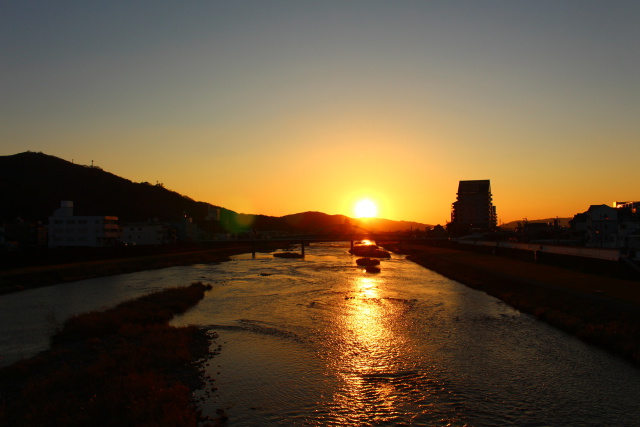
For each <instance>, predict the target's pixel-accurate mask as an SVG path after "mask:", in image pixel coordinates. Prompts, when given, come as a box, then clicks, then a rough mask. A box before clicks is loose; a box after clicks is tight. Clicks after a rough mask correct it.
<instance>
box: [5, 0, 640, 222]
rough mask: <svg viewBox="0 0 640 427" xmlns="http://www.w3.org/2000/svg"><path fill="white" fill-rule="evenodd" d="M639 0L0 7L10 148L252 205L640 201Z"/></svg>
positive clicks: (263, 209) (391, 214)
mask: <svg viewBox="0 0 640 427" xmlns="http://www.w3.org/2000/svg"><path fill="white" fill-rule="evenodd" d="M639 23H640V2H638V1H637V0H631V1H620V0H608V1H592V0H566V1H557V0H536V1H533V0H530V1H524V0H486V1H478V0H469V1H458V0H451V1H428V0H423V1H417V0H413V1H410V0H395V1H392V0H384V1H383V0H369V1H364V0H357V1H356V0H316V1H310V0H309V1H307V0H295V1H293V0H292V1H280V0H273V1H268V0H254V1H249V0H233V1H231V0H225V1H222V0H219V1H215V0H210V1H202V0H199V1H183V2H168V1H142V0H140V1H119V0H109V1H66V0H58V1H55V2H53V1H44V0H43V1H29V0H3V1H2V2H0V155H12V154H16V153H20V152H24V151H27V150H30V151H41V152H43V153H46V154H49V155H53V156H56V157H60V158H63V159H65V160H69V161H74V162H75V163H79V164H85V165H90V164H91V163H92V162H94V164H95V165H97V166H100V167H101V168H103V169H104V170H106V171H109V172H112V173H114V174H116V175H119V176H122V177H124V178H127V179H130V180H132V181H134V182H142V181H147V182H151V183H156V182H160V183H163V185H164V186H165V187H166V188H168V189H171V190H173V191H177V192H179V193H181V194H184V195H187V196H189V197H191V198H192V199H195V200H198V201H205V202H209V203H211V204H214V205H217V206H223V207H225V208H228V209H232V210H235V211H237V212H241V213H252V214H264V215H271V216H283V215H288V214H293V213H298V212H305V211H320V212H325V213H328V214H344V215H348V216H354V215H355V212H354V207H355V205H356V203H357V201H358V200H360V199H362V198H369V199H371V200H372V201H374V203H376V205H377V207H378V216H379V217H381V218H387V219H393V220H408V221H417V222H422V223H426V224H443V225H444V224H445V223H446V222H447V221H449V220H450V214H451V203H452V202H454V201H455V199H456V191H457V188H458V182H459V181H460V180H475V179H490V180H491V187H492V193H493V201H494V204H495V205H496V207H497V214H498V219H499V222H509V221H513V220H521V219H523V218H528V219H530V220H533V219H542V218H552V217H570V216H573V215H574V214H576V213H579V212H584V211H586V210H587V209H588V207H589V205H592V204H608V205H611V203H612V202H614V201H629V200H640V186H639V180H638V172H639V170H640V168H639V167H638V165H639V163H638V159H639V158H640V77H639V76H640V25H639Z"/></svg>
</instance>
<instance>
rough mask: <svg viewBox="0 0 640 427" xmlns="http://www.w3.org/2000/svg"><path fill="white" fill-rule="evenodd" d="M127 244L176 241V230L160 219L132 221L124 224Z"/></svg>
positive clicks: (123, 237)
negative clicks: (159, 220)
mask: <svg viewBox="0 0 640 427" xmlns="http://www.w3.org/2000/svg"><path fill="white" fill-rule="evenodd" d="M122 241H123V242H124V243H125V244H127V245H164V244H168V243H175V242H176V230H175V228H172V227H170V226H168V225H167V224H164V223H161V222H158V221H148V222H132V223H127V224H124V225H123V226H122Z"/></svg>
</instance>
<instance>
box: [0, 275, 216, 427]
mask: <svg viewBox="0 0 640 427" xmlns="http://www.w3.org/2000/svg"><path fill="white" fill-rule="evenodd" d="M206 290H207V286H205V285H203V284H202V283H194V284H192V285H191V286H188V287H181V288H172V289H167V290H164V291H160V292H158V293H155V294H151V295H148V296H144V297H141V298H138V299H136V300H134V301H129V302H125V303H123V304H120V305H118V306H117V307H115V308H113V309H109V310H106V311H104V312H90V313H86V314H81V315H78V316H74V317H72V318H70V319H69V320H68V321H67V322H65V324H64V325H63V327H62V330H61V331H60V332H59V333H58V334H56V335H55V336H54V337H53V339H52V343H53V345H52V349H51V350H50V351H48V352H45V353H43V354H40V355H38V356H36V357H34V358H32V359H29V360H26V361H22V362H19V363H16V364H15V365H12V366H10V367H7V368H4V369H2V370H0V382H1V383H2V388H1V389H0V390H1V391H2V399H3V400H2V402H3V404H2V406H0V408H2V409H1V412H0V425H2V426H15V425H21V426H22V425H25V426H31V425H33V426H43V425H47V426H86V425H92V426H112V425H119V426H195V425H197V424H198V422H199V421H203V420H202V419H201V416H200V413H199V411H198V409H197V405H195V403H194V402H193V401H192V398H191V389H193V388H197V387H198V386H201V385H202V379H201V378H200V375H201V372H200V370H199V369H198V367H197V365H195V364H194V359H196V360H197V359H202V358H203V357H205V356H206V355H207V353H208V351H209V338H208V337H207V336H206V334H205V332H204V331H202V330H200V329H198V328H196V327H184V328H175V327H171V326H169V325H168V324H167V322H168V320H170V319H171V317H172V316H173V315H174V314H177V313H182V312H184V311H186V310H187V309H188V308H189V307H191V306H193V305H194V304H196V303H197V302H198V301H199V300H200V299H202V298H203V296H204V292H205V291H206Z"/></svg>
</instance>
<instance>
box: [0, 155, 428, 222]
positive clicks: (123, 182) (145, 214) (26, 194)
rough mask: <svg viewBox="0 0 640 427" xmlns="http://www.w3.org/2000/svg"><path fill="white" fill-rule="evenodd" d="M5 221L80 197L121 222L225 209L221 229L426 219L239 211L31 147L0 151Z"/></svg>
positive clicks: (86, 211) (89, 211)
mask: <svg viewBox="0 0 640 427" xmlns="http://www.w3.org/2000/svg"><path fill="white" fill-rule="evenodd" d="M0 200H1V203H0V222H11V221H14V220H15V219H16V218H18V217H20V218H23V219H25V220H33V221H42V222H43V223H46V222H47V219H48V217H49V216H50V215H51V214H52V213H53V211H54V210H56V209H57V208H59V207H60V202H61V201H63V200H70V201H73V202H74V212H75V213H76V214H77V215H111V216H117V217H118V218H119V219H120V221H121V222H132V221H146V220H148V219H152V218H157V219H158V220H160V221H167V222H174V221H178V220H179V219H180V218H182V217H183V216H184V215H185V214H186V215H187V216H188V217H191V218H193V220H194V221H195V222H196V223H198V224H203V223H207V224H208V227H207V228H208V229H210V230H212V222H211V221H207V219H206V218H207V215H208V213H209V212H210V210H211V208H217V209H220V220H221V221H220V222H219V223H215V224H214V225H215V227H213V228H214V229H215V228H218V229H219V230H217V231H242V230H249V229H256V230H261V231H265V230H273V231H287V232H317V231H318V230H323V229H328V230H330V229H331V227H336V226H339V225H340V224H344V223H345V222H347V221H349V222H350V223H351V224H352V225H355V226H360V227H362V228H364V229H367V230H371V231H397V230H408V229H411V228H413V229H414V230H415V229H418V228H420V229H422V230H424V227H425V226H426V225H425V224H420V223H414V222H405V221H390V220H385V219H366V220H357V219H352V218H348V217H346V216H344V215H327V214H324V213H321V212H304V213H299V214H294V215H287V216H284V217H271V216H266V215H248V214H238V213H237V212H234V211H231V210H229V209H225V208H222V207H219V206H214V205H211V204H209V203H205V202H197V201H195V200H193V199H191V198H189V197H187V196H184V195H181V194H179V193H176V192H175V191H171V190H168V189H166V188H164V187H163V186H162V185H153V184H149V183H148V182H139V183H137V182H132V181H130V180H128V179H125V178H121V177H119V176H116V175H114V174H112V173H109V172H106V171H104V170H102V169H101V168H99V167H92V166H85V165H78V164H74V163H71V162H68V161H66V160H63V159H60V158H58V157H54V156H50V155H47V154H43V153H35V152H29V151H28V152H25V153H20V154H15V155H12V156H0Z"/></svg>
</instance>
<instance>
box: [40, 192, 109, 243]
mask: <svg viewBox="0 0 640 427" xmlns="http://www.w3.org/2000/svg"><path fill="white" fill-rule="evenodd" d="M119 238H120V229H119V227H118V217H116V216H76V215H74V214H73V202H72V201H63V202H62V203H61V206H60V208H59V209H56V211H55V212H53V215H52V216H50V217H49V247H50V248H60V247H72V246H90V247H98V246H114V245H116V244H117V243H118V241H119V240H120V239H119Z"/></svg>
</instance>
